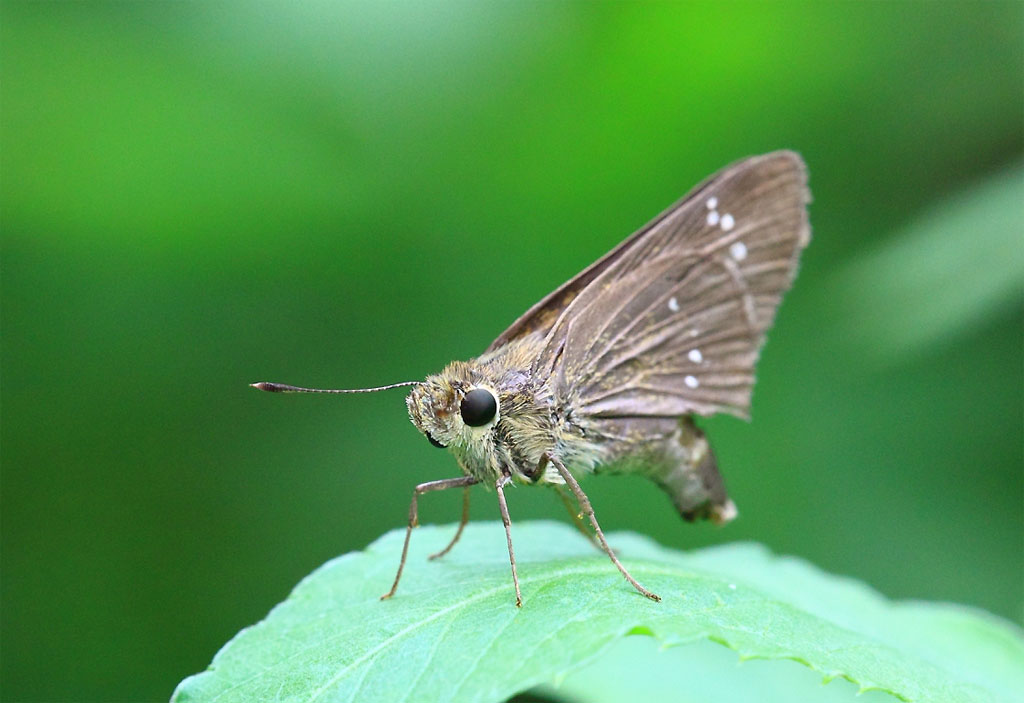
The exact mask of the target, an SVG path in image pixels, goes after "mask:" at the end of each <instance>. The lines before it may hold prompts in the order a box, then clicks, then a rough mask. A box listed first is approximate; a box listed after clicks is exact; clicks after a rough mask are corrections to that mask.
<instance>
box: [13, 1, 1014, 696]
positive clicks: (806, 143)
mask: <svg viewBox="0 0 1024 703" xmlns="http://www.w3.org/2000/svg"><path fill="white" fill-rule="evenodd" d="M1022 47H1024V5H1022V4H1020V3H1019V2H1009V3H973V2H971V3H868V4H853V3H839V4H829V3H785V4H760V3H757V4H742V3H736V4H733V3H730V4H719V3H708V4H667V3H658V4H655V3H651V4H626V3H615V4H589V3H554V2H540V3H515V4H510V3H500V4H489V3H476V2H473V3H470V2H465V3H445V4H435V3H403V4H392V3H376V2H366V3H362V4H351V3H346V4H342V3H332V2H316V3H314V2H302V3H277V4H271V3H259V4H247V5H234V4H226V3H216V4H203V3H180V4H179V3H151V4H145V3H110V4H96V3H74V4H72V3H19V2H5V3H4V4H3V6H2V17H0V52H2V53H0V59H2V70H3V80H2V85H0V90H2V95H0V110H2V112H0V130H2V131H0V136H2V151H0V159H2V160H0V196H2V197H0V206H2V210H0V218H2V219H0V227H2V252H0V283H2V430H0V431H2V437H0V441H2V445H0V446H2V474H0V478H2V513H0V520H2V559H3V563H2V608H3V611H2V643H0V645H2V660H0V665H2V689H0V694H2V696H3V698H4V699H6V700H57V699H62V700H63V699H82V700H143V699H145V700H149V699H153V700H156V699H166V698H167V697H168V696H169V695H170V693H171V690H172V689H173V686H174V685H175V683H176V682H177V681H178V680H179V679H181V678H182V677H184V676H185V675H187V674H190V673H193V672H195V671H198V670H201V669H202V668H204V667H205V666H206V664H207V663H208V662H209V660H210V658H211V657H212V656H213V654H214V652H215V651H216V650H217V648H218V647H219V646H220V645H221V644H223V643H224V642H225V641H226V640H227V639H228V638H230V637H231V636H232V635H233V634H234V633H235V632H236V631H237V630H238V629H240V628H241V627H243V626H245V625H247V624H250V623H252V622H255V621H256V620H258V619H260V618H261V617H262V616H263V615H264V614H265V613H266V612H267V610H268V609H269V608H270V607H271V606H272V605H273V604H274V603H276V602H278V601H279V600H281V599H282V598H284V596H285V595H287V593H288V591H289V589H290V588H291V587H292V586H293V585H294V584H295V583H296V582H297V581H298V580H299V579H300V578H301V577H302V576H303V575H305V574H306V573H308V572H309V571H311V570H312V569H313V568H314V567H316V566H317V565H319V564H320V563H322V562H323V561H325V560H327V559H328V558H330V557H332V556H334V555H336V554H339V553H342V552H345V551H349V550H353V549H358V548H360V547H362V546H364V545H365V544H366V543H367V542H369V541H370V540H372V539H373V538H374V537H376V536H377V535H379V534H380V533H382V532H384V531H385V530H388V529H391V528H394V527H397V526H400V525H401V524H402V523H403V521H404V519H405V515H406V509H407V506H408V500H409V495H410V490H411V488H412V486H413V485H414V484H415V483H417V482H420V481H424V480H428V479H434V478H444V477H448V476H452V475H455V474H456V467H455V464H454V462H453V461H452V460H451V458H450V456H448V455H447V454H446V453H444V452H438V451H436V450H435V449H433V448H431V447H430V445H429V444H427V442H426V441H425V440H424V439H423V438H422V437H421V436H420V435H419V434H418V433H417V432H416V431H415V430H414V429H413V428H412V427H411V426H410V425H409V423H408V420H407V418H406V415H405V409H404V403H403V399H402V394H401V392H393V393H390V394H379V395H371V396H358V397H351V398H336V397H315V396H273V395H265V394H260V393H257V392H255V391H253V390H252V389H250V388H248V387H247V386H246V383H248V382H251V381H256V380H278V381H286V382H294V383H300V384H308V385H321V386H328V387H337V386H359V385H375V384H380V383H387V382H391V381H399V380H408V379H416V378H420V377H422V376H424V375H426V374H428V373H431V372H434V371H437V370H438V369H440V368H441V367H442V366H443V365H444V364H445V363H447V362H448V361H450V360H452V359H461V358H469V357H472V356H474V355H475V354H477V353H479V352H480V351H481V350H482V349H483V348H484V347H485V346H486V345H487V344H488V343H489V342H490V340H491V339H492V338H493V337H495V336H496V335H497V334H498V333H499V332H500V331H501V330H502V329H503V328H504V327H505V326H506V325H507V324H508V323H510V322H511V321H512V320H513V319H514V318H515V317H516V316H517V315H518V314H519V313H520V312H522V311H523V310H524V309H525V308H526V307H528V306H529V305H530V304H532V303H533V302H534V301H535V300H537V299H538V298H540V297H541V296H542V295H544V294H545V293H547V292H548V291H549V290H550V289H552V288H553V287H554V286H555V285H557V284H559V283H561V282H562V281H563V280H565V279H566V278H568V277H569V276H571V275H572V274H574V273H575V272H576V271H578V270H579V269H581V268H582V267H583V266H585V265H586V264H588V263H590V262H591V261H592V260H593V259H595V258H597V257H598V256H599V255H601V254H603V253H604V252H605V251H606V250H608V249H609V248H611V247H612V246H613V245H614V244H616V243H617V242H618V241H619V240H620V239H622V238H623V237H624V236H625V235H627V234H628V233H629V232H630V231H632V230H633V229H635V228H636V227H637V226H639V225H641V224H642V223H643V222H645V221H646V220H647V219H648V218H650V217H651V216H653V215H654V214H656V213H657V212H659V211H660V210H661V209H662V208H663V207H664V206H666V205H667V204H668V203H670V202H672V201H673V200H674V199H675V198H677V197H678V196H679V195H680V194H682V193H683V192H685V191H686V190H687V189H688V188H689V187H690V186H692V185H693V184H695V183H696V182H697V181H699V180H701V179H702V178H704V177H705V176H706V175H708V174H710V173H711V172H713V171H714V170H716V169H717V168H719V167H720V166H723V165H725V164H726V163H729V162H731V161H733V160H735V159H737V158H740V157H743V156H746V155H749V154H754V153H760V152H764V151H770V150H773V149H777V148H783V147H786V148H793V149H797V150H799V151H800V152H802V153H803V155H804V157H805V159H806V160H807V162H808V164H809V167H810V173H811V186H812V190H813V193H814V197H815V202H814V204H813V206H812V210H811V220H812V224H813V227H814V239H813V241H812V244H811V246H810V248H809V249H808V250H807V252H806V254H805V256H804V259H803V266H802V270H801V274H800V277H799V279H798V281H797V285H796V287H795V289H794V290H793V291H792V293H791V294H790V295H789V296H788V297H787V299H786V302H785V303H784V305H783V308H782V311H781V313H780V315H779V318H778V322H777V325H776V327H775V329H774V330H773V332H772V334H771V335H770V341H769V344H768V346H767V347H766V349H765V353H764V355H763V359H762V363H761V366H760V372H759V376H760V379H759V383H758V387H757V390H756V392H755V395H754V412H753V418H754V421H753V423H752V424H749V425H748V424H746V423H743V422H740V421H738V420H734V419H731V418H713V419H710V420H708V421H707V422H706V423H704V424H705V426H706V427H707V428H708V429H709V431H710V433H711V436H712V439H713V441H714V445H715V447H716V451H717V453H718V456H719V462H720V465H721V466H722V468H723V471H724V473H725V476H726V480H727V482H728V485H729V487H730V491H731V493H732V495H733V497H734V499H735V500H736V502H737V504H738V505H739V507H740V513H741V517H740V519H739V520H738V521H736V522H735V523H733V524H732V525H730V526H729V527H727V528H725V529H714V528H712V527H710V526H707V525H698V526H689V525H686V524H684V523H682V521H681V520H679V518H678V516H677V515H676V514H675V512H674V510H673V509H672V507H671V505H670V504H669V502H668V501H667V499H666V498H665V497H664V496H663V495H662V494H661V493H660V492H659V491H658V490H657V488H656V487H654V486H653V485H649V484H647V483H645V482H643V481H642V480H639V479H631V478H618V477H607V478H604V477H602V478H595V479H592V480H589V481H587V482H586V483H585V488H587V490H588V492H589V494H590V497H591V500H592V502H593V503H594V505H595V508H596V509H597V511H598V515H599V516H600V518H601V520H602V524H603V525H604V527H605V528H606V529H609V530H614V529H635V530H637V531H640V532H643V533H646V534H649V535H651V536H653V537H655V538H656V539H658V540H660V541H661V542H663V543H664V544H667V545H670V546H673V547H678V548H690V547H696V546H700V545H705V544H711V543H718V542H723V541H733V540H748V539H749V540H758V541H761V542H764V543H765V544H767V545H769V546H770V547H771V548H772V549H774V550H776V551H779V552H784V553H791V554H797V555H801V556H803V557H806V558H808V559H810V560H811V561H813V562H815V563H817V564H818V565H820V566H822V567H824V568H825V569H828V570H830V571H833V572H836V573H840V574H848V575H851V576H854V577H856V578H859V579H863V580H865V581H866V582H868V583H870V584H872V585H873V586H875V587H877V588H878V589H880V590H881V591H882V592H884V593H886V594H887V595H889V596H892V597H895V598H927V599H941V600H954V601H959V602H963V603H968V604H972V605H976V606H979V607H982V608H985V609H988V610H990V611H992V612H994V613H997V614H1000V615H1002V616H1005V617H1009V618H1011V619H1014V620H1017V621H1020V620H1021V616H1022V610H1021V608H1022V602H1024V596H1022V583H1024V557H1022V555H1024V478H1022V477H1024V470H1022V469H1024V457H1022V447H1024V436H1022V413H1024V399H1022V394H1024V390H1022V388H1024V377H1022V375H1024V363H1022V359H1024V350H1022V341H1024V340H1022V328H1021V320H1022V310H1024V306H1022V302H1021V298H1022V295H1021V291H1022V285H1021V278H1022V276H1021V272H1022V269H1024V264H1022V254H1021V250H1022V244H1021V241H1022V235H1024V222H1022V221H1024V214H1022V206H1021V200H1020V197H1021V195H1022V193H1024V180H1022V171H1021V163H1022V160H1021V158H1022V146H1024V137H1022V125H1024V91H1022V85H1024V75H1022V65H1024V50H1022ZM458 500H459V499H458V496H454V495H451V496H448V495H436V496H435V495H432V496H430V497H429V498H428V499H426V500H425V501H424V502H423V505H422V510H421V515H422V517H423V519H424V520H425V521H430V522H434V521H452V520H455V519H456V518H457V515H458ZM509 502H510V510H511V511H512V515H513V520H514V521H515V520H524V519H528V518H534V517H558V518H561V517H563V516H564V511H563V509H562V508H561V506H560V505H559V504H558V501H557V500H556V499H555V498H554V497H552V495H550V494H548V493H547V492H546V491H539V490H528V489H521V490H516V491H513V493H512V494H511V495H510V496H509ZM496 516H497V509H496V506H495V505H494V500H493V496H488V495H487V494H486V493H485V492H480V493H479V494H477V495H476V502H475V504H474V506H473V518H474V519H494V518H495V517H496ZM495 549H498V550H501V549H504V545H503V544H495ZM395 556H396V560H397V556H398V555H397V554H396V555H395ZM386 588H387V584H384V583H382V584H381V590H382V592H383V591H384V590H386Z"/></svg>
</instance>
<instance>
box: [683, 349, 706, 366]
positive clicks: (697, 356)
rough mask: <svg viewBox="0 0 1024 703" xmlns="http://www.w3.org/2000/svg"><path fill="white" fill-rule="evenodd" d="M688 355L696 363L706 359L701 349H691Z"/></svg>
mask: <svg viewBox="0 0 1024 703" xmlns="http://www.w3.org/2000/svg"><path fill="white" fill-rule="evenodd" d="M686 356H687V357H689V359H690V361H692V362H693V363H695V364H699V363H700V362H702V361H704V355H703V354H701V353H700V349H691V350H690V353H689V354H687V355H686Z"/></svg>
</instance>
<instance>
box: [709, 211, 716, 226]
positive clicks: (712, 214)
mask: <svg viewBox="0 0 1024 703" xmlns="http://www.w3.org/2000/svg"><path fill="white" fill-rule="evenodd" d="M708 224H709V225H711V226H712V227H714V226H715V225H717V224H718V213H717V212H716V211H714V210H712V211H711V212H709V213H708Z"/></svg>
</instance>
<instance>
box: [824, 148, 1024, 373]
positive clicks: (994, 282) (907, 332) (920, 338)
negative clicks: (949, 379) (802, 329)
mask: <svg viewBox="0 0 1024 703" xmlns="http://www.w3.org/2000/svg"><path fill="white" fill-rule="evenodd" d="M1022 202H1024V166H1022V165H1021V164H1016V165H1014V166H1013V167H1012V168H1008V169H1006V170H1005V171H1003V172H1002V173H999V174H996V175H995V176H992V177H990V178H989V179H987V180H986V181H984V182H981V183H979V184H977V185H976V186H975V187H974V188H973V189H970V190H966V191H964V192H961V193H958V194H956V195H954V196H951V197H948V198H946V199H944V200H943V201H942V202H941V203H940V204H939V205H937V206H935V207H934V208H933V209H932V210H931V211H929V212H927V213H925V214H923V215H922V216H920V217H919V218H917V219H916V220H915V221H914V222H912V223H911V224H910V225H909V226H907V227H906V228H905V229H904V230H903V231H902V232H901V233H900V234H898V235H897V236H895V237H892V238H890V239H888V240H885V241H883V242H882V243H880V244H879V245H877V246H876V247H874V248H873V249H871V250H869V251H866V252H864V253H863V254H862V255H861V256H859V257H858V258H856V259H854V260H853V261H851V262H850V264H849V265H847V267H846V268H844V269H842V270H841V271H839V272H838V273H837V274H836V277H835V280H834V281H833V289H834V292H833V294H832V295H834V296H835V298H836V299H837V300H838V301H840V303H841V304H842V305H843V307H844V308H845V309H844V310H843V312H842V314H840V315H838V316H837V317H838V319H839V320H841V325H840V331H839V333H840V334H842V335H843V336H844V338H847V339H850V340H852V341H853V342H854V343H859V346H860V347H861V348H862V350H863V351H865V352H866V353H869V354H872V355H874V356H878V357H883V358H886V357H888V358H897V357H900V356H903V355H907V354H912V353H914V352H918V351H919V350H921V349H925V348H927V347H928V346H929V345H933V344H934V343H935V342H938V341H941V340H943V339H946V338H949V337H953V336H955V335H957V334H964V333H965V332H968V331H970V330H971V329H973V328H975V327H977V326H978V325H979V324H981V323H984V322H985V321H986V320H988V319H990V318H991V317H994V316H995V313H996V312H998V311H1002V310H1005V309H1013V307H1014V306H1017V305H1019V304H1020V300H1021V292H1022V291H1024V247H1022V246H1021V233H1022V232H1024V208H1022V207H1021V203H1022Z"/></svg>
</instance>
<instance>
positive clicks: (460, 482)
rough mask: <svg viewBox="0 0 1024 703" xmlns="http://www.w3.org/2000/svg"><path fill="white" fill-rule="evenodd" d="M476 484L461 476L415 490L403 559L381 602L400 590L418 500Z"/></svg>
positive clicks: (410, 504) (415, 520)
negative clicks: (430, 494) (429, 495)
mask: <svg viewBox="0 0 1024 703" xmlns="http://www.w3.org/2000/svg"><path fill="white" fill-rule="evenodd" d="M474 483H477V480H476V479H475V478H473V477H472V476H460V477H459V478H445V479H441V480H440V481H427V482H426V483H421V484H420V485H418V486H416V488H414V489H413V491H412V502H411V503H409V526H408V527H406V528H405V544H403V545H402V559H401V561H399V562H398V573H397V574H395V582H394V583H393V584H391V590H390V591H388V592H387V593H385V594H384V595H382V596H381V597H380V599H381V600H386V599H388V598H390V597H391V596H393V595H395V591H396V590H397V589H398V581H399V579H401V578H402V569H404V568H405V557H406V556H407V555H408V554H409V538H410V537H411V536H412V528H414V527H416V525H418V524H419V512H418V510H417V508H416V499H417V498H419V497H420V495H421V494H423V493H429V492H430V491H443V490H444V489H446V488H457V487H459V486H466V487H469V486H472V485H473V484H474ZM463 515H465V509H463ZM461 532H462V529H461V525H460V529H459V533H461ZM456 539H458V533H457V534H456ZM453 544H454V541H453ZM449 548H450V546H449ZM445 551H447V550H445Z"/></svg>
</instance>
